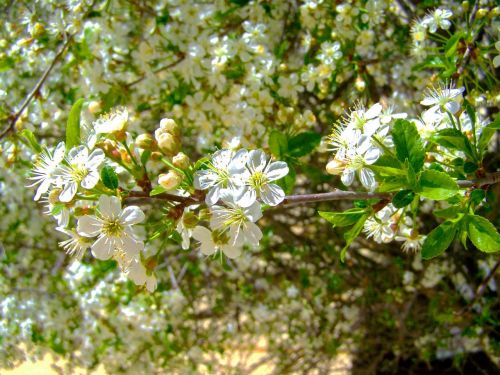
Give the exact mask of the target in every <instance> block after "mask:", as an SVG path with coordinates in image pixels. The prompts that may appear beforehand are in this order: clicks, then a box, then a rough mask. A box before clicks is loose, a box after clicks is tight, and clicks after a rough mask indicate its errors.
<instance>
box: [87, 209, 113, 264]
mask: <svg viewBox="0 0 500 375" xmlns="http://www.w3.org/2000/svg"><path fill="white" fill-rule="evenodd" d="M80 220H81V219H80ZM90 250H91V251H92V255H94V257H95V258H97V259H99V260H108V259H109V258H111V257H112V256H113V252H114V250H115V243H114V241H113V240H112V239H111V238H109V237H107V236H101V237H99V239H98V240H97V241H96V242H94V243H93V244H92V247H91V248H90Z"/></svg>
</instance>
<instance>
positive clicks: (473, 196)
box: [470, 189, 486, 206]
mask: <svg viewBox="0 0 500 375" xmlns="http://www.w3.org/2000/svg"><path fill="white" fill-rule="evenodd" d="M485 197H486V192H485V191H484V190H483V189H475V190H473V191H472V192H471V193H470V201H471V202H472V203H474V204H475V205H476V206H477V205H478V204H479V203H481V202H482V201H483V199H484V198H485Z"/></svg>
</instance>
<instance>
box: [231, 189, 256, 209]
mask: <svg viewBox="0 0 500 375" xmlns="http://www.w3.org/2000/svg"><path fill="white" fill-rule="evenodd" d="M236 197H237V198H236V203H237V204H238V205H239V206H241V207H250V206H251V205H252V204H253V203H254V202H255V200H256V199H257V193H256V192H255V189H253V188H251V187H250V186H245V187H244V188H243V189H240V190H239V191H238V192H237V193H236Z"/></svg>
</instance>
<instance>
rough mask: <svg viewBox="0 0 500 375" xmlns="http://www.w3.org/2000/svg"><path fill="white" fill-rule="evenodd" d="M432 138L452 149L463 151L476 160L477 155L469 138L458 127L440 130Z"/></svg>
mask: <svg viewBox="0 0 500 375" xmlns="http://www.w3.org/2000/svg"><path fill="white" fill-rule="evenodd" d="M432 140H433V141H434V142H436V143H437V144H439V145H441V146H444V147H446V148H448V149H450V150H459V151H463V152H464V153H465V155H467V156H468V157H469V158H470V159H472V160H476V155H475V154H474V149H473V147H472V145H471V143H470V141H469V139H468V138H467V137H466V136H465V134H464V133H462V132H461V131H459V130H457V129H443V130H440V131H438V132H437V133H436V134H435V135H434V137H433V138H432Z"/></svg>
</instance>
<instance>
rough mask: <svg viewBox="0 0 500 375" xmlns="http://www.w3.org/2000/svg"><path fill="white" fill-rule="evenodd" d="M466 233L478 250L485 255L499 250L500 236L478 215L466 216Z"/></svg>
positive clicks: (492, 226) (490, 224) (488, 222)
mask: <svg viewBox="0 0 500 375" xmlns="http://www.w3.org/2000/svg"><path fill="white" fill-rule="evenodd" d="M467 232H468V233H469V238H470V240H471V241H472V243H473V244H474V246H476V247H477V248H478V249H479V250H481V251H484V252H486V253H494V252H497V251H499V250H500V234H498V232H497V231H496V229H495V227H494V225H493V224H492V223H491V222H490V221H489V220H488V219H486V218H484V217H482V216H478V215H467Z"/></svg>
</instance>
